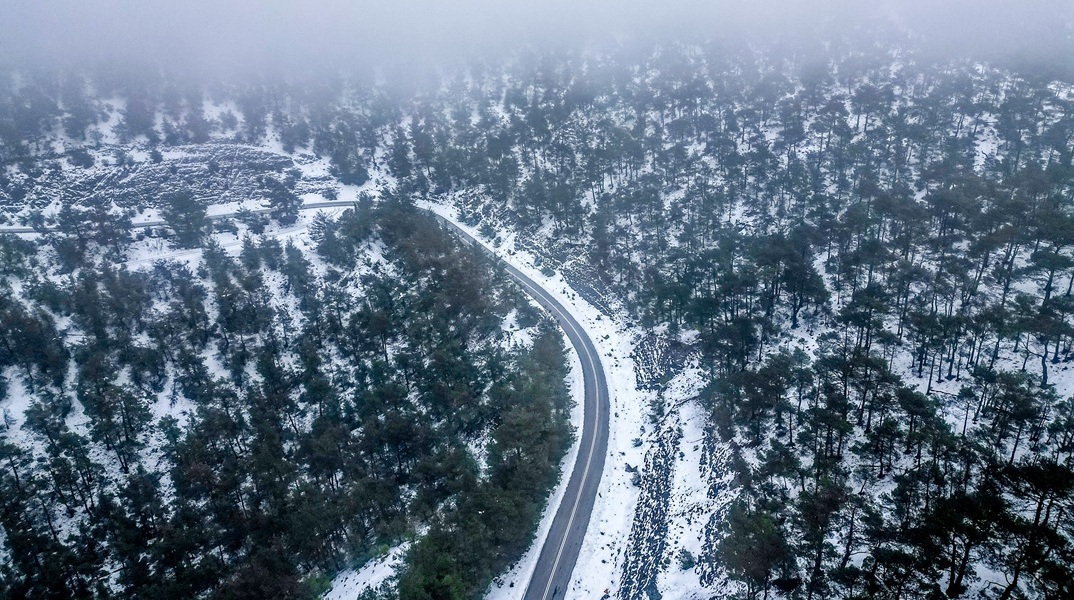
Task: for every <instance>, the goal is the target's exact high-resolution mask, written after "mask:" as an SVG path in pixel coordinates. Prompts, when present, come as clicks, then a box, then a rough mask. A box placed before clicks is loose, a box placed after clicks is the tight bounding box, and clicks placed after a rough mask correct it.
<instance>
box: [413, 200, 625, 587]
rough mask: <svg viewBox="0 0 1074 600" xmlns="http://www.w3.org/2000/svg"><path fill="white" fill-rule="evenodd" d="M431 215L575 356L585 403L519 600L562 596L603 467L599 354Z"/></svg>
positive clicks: (533, 286) (562, 316)
mask: <svg viewBox="0 0 1074 600" xmlns="http://www.w3.org/2000/svg"><path fill="white" fill-rule="evenodd" d="M434 214H435V213H434ZM436 217H437V219H438V220H439V221H440V222H441V223H443V224H445V225H447V227H448V229H450V230H452V231H454V232H455V233H456V234H458V235H459V236H460V237H461V238H462V239H463V240H464V241H466V242H468V243H470V244H472V245H474V246H477V247H479V248H481V249H482V250H484V251H485V252H486V254H488V255H489V256H490V257H492V259H493V260H494V261H495V262H496V263H497V264H499V265H500V266H502V267H503V269H504V271H506V273H507V275H508V276H509V277H511V279H513V280H515V281H516V282H517V283H518V284H519V285H521V286H522V288H523V289H524V290H525V291H526V293H528V294H529V295H530V296H531V297H532V298H533V299H534V300H536V301H537V303H538V304H540V305H541V306H543V307H544V308H545V309H546V310H548V312H550V313H552V316H554V317H555V318H556V320H557V321H559V324H560V326H561V327H562V328H563V331H564V332H565V333H566V334H567V338H568V339H570V341H571V344H572V345H573V346H574V349H575V351H576V352H577V353H578V358H579V359H580V360H581V363H582V378H583V380H584V381H585V403H584V412H583V419H582V436H581V441H580V442H579V445H578V458H577V459H576V460H575V463H574V470H573V471H572V472H571V476H570V480H569V481H568V483H567V490H566V492H565V493H564V494H563V500H562V501H561V502H560V505H559V508H558V509H557V511H556V516H555V517H554V519H553V520H552V526H551V528H550V529H549V530H548V537H546V538H545V541H544V546H543V547H542V548H541V554H540V556H539V557H538V559H537V564H536V566H535V567H534V569H533V575H532V577H531V578H530V582H529V585H528V586H527V588H526V595H525V596H524V599H525V600H553V599H560V598H564V597H565V596H566V593H567V586H568V585H570V582H571V573H572V572H573V571H574V564H575V563H576V562H577V561H578V553H579V551H580V550H581V549H582V539H583V538H584V537H585V532H586V529H587V528H588V526H589V517H590V515H591V514H592V513H593V504H594V502H595V501H596V498H597V487H598V486H599V485H600V477H601V474H602V473H603V472H604V458H605V455H606V454H607V450H608V410H609V405H608V383H607V381H606V380H605V378H604V367H603V365H602V364H601V362H600V355H599V354H598V353H597V349H596V347H595V346H594V345H593V341H592V340H590V339H589V336H588V335H586V332H585V330H584V329H582V326H581V325H579V324H578V321H576V320H575V319H574V317H573V316H571V314H570V313H569V312H567V310H566V309H564V308H563V305H562V304H560V303H559V302H558V301H557V300H556V299H555V298H553V297H552V295H551V294H549V293H548V292H547V291H545V289H544V288H542V287H541V286H540V285H538V284H537V283H536V282H534V281H533V280H532V279H530V278H529V277H527V276H526V275H524V274H523V273H522V272H521V271H519V270H518V269H516V268H515V267H513V266H511V265H510V264H508V263H507V262H505V261H503V260H502V259H500V258H499V257H497V256H495V255H494V254H492V252H490V251H488V249H487V248H485V246H483V245H481V244H480V243H478V242H477V240H475V239H474V238H473V237H472V236H471V235H470V234H468V233H466V232H465V231H463V230H462V229H460V228H459V227H458V226H457V225H455V224H454V223H452V222H451V221H448V220H447V219H444V218H443V217H441V216H440V215H436Z"/></svg>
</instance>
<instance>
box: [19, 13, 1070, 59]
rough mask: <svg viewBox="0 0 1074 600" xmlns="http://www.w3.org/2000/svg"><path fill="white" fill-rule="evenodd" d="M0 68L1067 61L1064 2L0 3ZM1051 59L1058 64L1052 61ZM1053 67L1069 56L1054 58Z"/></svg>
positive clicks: (1068, 27)
mask: <svg viewBox="0 0 1074 600" xmlns="http://www.w3.org/2000/svg"><path fill="white" fill-rule="evenodd" d="M0 6H2V9H0V12H2V13H3V14H6V15H7V18H5V19H3V20H2V24H0V61H4V62H8V63H11V64H14V65H16V66H26V65H44V66H53V67H67V66H75V65H85V64H94V63H97V64H99V63H106V64H111V65H117V66H124V65H128V64H135V63H144V62H146V61H149V62H155V63H160V64H163V65H166V66H171V67H181V68H186V69H191V70H194V71H204V70H223V71H225V72H230V71H233V70H235V69H238V70H240V71H241V70H244V69H251V68H262V67H273V68H283V69H298V70H304V69H306V68H316V67H323V66H327V67H329V68H335V67H339V66H345V65H348V64H361V65H374V66H375V65H379V64H385V63H391V62H395V61H397V60H400V59H402V60H419V61H429V62H436V61H443V60H445V59H447V60H451V59H459V58H468V57H472V56H479V57H480V56H485V55H491V56H495V55H496V54H498V53H502V52H504V51H510V50H512V49H515V48H518V47H521V46H534V47H538V48H544V47H561V46H563V45H567V46H576V45H584V44H592V43H603V44H607V43H609V42H610V43H612V44H623V43H630V41H631V40H645V41H662V42H674V41H696V40H699V39H703V38H706V37H712V36H721V35H734V36H737V38H738V39H740V40H747V41H757V42H760V43H765V42H771V41H775V40H783V39H797V38H806V39H812V40H814V41H823V40H824V39H827V38H828V37H829V36H834V35H841V34H842V33H844V32H849V31H852V30H854V29H855V28H861V27H876V26H877V25H878V24H883V25H884V26H885V27H888V28H890V30H891V31H892V32H896V33H899V34H912V35H913V36H914V39H916V40H917V41H918V43H921V44H924V45H927V46H928V47H930V48H933V49H936V50H938V51H940V52H946V53H951V54H952V55H956V56H963V55H968V56H981V57H984V58H995V57H997V56H1003V55H1008V54H1009V55H1015V54H1017V55H1029V56H1044V57H1047V56H1049V55H1054V54H1055V53H1064V54H1065V55H1069V53H1070V48H1071V40H1072V38H1074V33H1072V32H1074V4H1072V3H1069V2H1063V1H1061V0H1035V1H1031V2H1019V3H1009V2H1001V1H998V0H988V1H986V2H969V1H967V0H958V1H956V2H948V3H944V4H943V5H941V6H937V5H935V4H933V3H929V2H925V1H923V0H885V1H883V2H879V3H870V4H864V3H860V2H853V1H850V0H812V1H807V2H793V1H789V0H778V1H769V2H764V3H762V4H760V5H758V6H749V7H747V6H744V5H743V3H737V2H692V1H689V0H672V1H670V2H664V3H659V4H657V5H653V4H652V3H649V2H641V1H637V0H628V1H623V2H613V1H610V0H596V1H593V2H587V3H584V4H577V3H572V2H569V1H566V0H553V1H552V2H544V3H540V4H537V3H521V2H496V1H492V0H466V1H465V2H461V3H451V4H446V3H438V2H431V1H410V2H399V3H394V4H390V5H389V4H386V3H371V2H359V3H348V2H342V1H336V0H316V1H315V2H310V3H303V4H302V5H297V6H296V5H292V4H285V3H282V2H269V3H259V2H253V1H251V0H241V1H237V2H231V3H228V4H227V5H224V6H220V5H217V4H214V3H211V2H207V1H204V0H194V1H192V2H184V3H158V2H150V3H138V2H132V1H128V0H108V1H104V2H95V3H80V2H74V1H70V0H62V1H51V2H50V1H45V2H38V3H32V4H31V3H16V2H13V1H7V0H5V1H4V2H0ZM1053 58H1054V57H1053ZM1058 60H1059V62H1062V61H1064V60H1065V59H1064V58H1062V57H1060V58H1059V59H1058Z"/></svg>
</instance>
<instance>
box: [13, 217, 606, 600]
mask: <svg viewBox="0 0 1074 600" xmlns="http://www.w3.org/2000/svg"><path fill="white" fill-rule="evenodd" d="M351 206H354V203H353V202H349V201H344V200H337V201H325V202H309V203H307V204H304V205H303V206H302V207H301V208H300V209H299V210H313V209H318V208H346V207H351ZM251 212H254V213H267V212H269V209H263V210H254V211H251ZM430 212H432V211H430ZM432 214H433V215H434V216H435V217H436V218H437V220H439V221H440V222H441V223H443V224H444V225H446V226H447V228H448V229H449V230H451V231H453V232H454V233H455V234H456V235H458V236H459V237H460V238H461V239H462V240H463V241H465V242H466V243H468V244H470V245H472V246H475V247H477V248H480V249H482V250H483V251H484V252H485V253H486V254H487V255H488V256H489V257H491V258H492V260H493V261H494V262H495V263H496V264H497V265H499V266H501V267H502V268H503V269H504V271H505V272H506V273H507V275H508V276H509V277H510V278H511V279H513V280H514V281H515V282H517V283H518V284H519V285H521V286H522V289H524V290H525V291H526V293H527V294H529V295H530V296H531V297H532V298H533V299H534V300H535V301H537V303H538V304H540V305H541V306H543V307H544V308H545V309H546V310H547V311H548V312H550V313H552V316H553V317H555V319H556V321H558V322H559V325H560V327H562V328H563V331H564V332H565V333H566V334H567V338H568V339H569V340H570V342H571V345H573V346H574V349H575V351H576V352H577V353H578V358H579V360H580V361H581V363H582V378H583V380H584V383H585V400H584V404H583V418H582V435H581V440H580V442H579V445H578V458H577V459H576V460H575V462H574V470H573V471H571V475H570V479H569V480H568V482H567V490H566V492H564V494H563V499H562V500H561V501H560V505H559V508H558V509H557V510H556V516H555V517H554V518H553V520H552V526H551V527H550V528H549V530H548V536H547V537H546V538H545V540H544V546H543V547H542V548H541V554H540V556H539V557H538V559H537V564H536V565H535V566H534V569H533V575H532V576H531V577H530V581H529V585H528V586H527V588H526V594H525V596H524V600H555V599H562V598H564V597H565V596H566V592H567V586H568V585H570V582H571V574H572V573H573V571H574V565H575V563H576V562H577V561H578V553H579V551H581V549H582V539H583V538H584V537H585V532H586V529H587V528H588V527H589V518H590V515H591V514H592V513H593V504H594V503H595V502H596V498H597V488H598V486H599V485H600V477H601V474H602V473H603V472H604V459H605V455H606V454H607V450H608V411H609V403H608V383H607V381H606V380H605V377H604V366H603V365H602V364H601V362H600V355H599V354H598V353H597V349H596V346H594V345H593V341H592V340H591V339H589V336H588V335H586V332H585V330H584V329H582V326H581V325H579V324H578V321H576V320H575V319H574V317H573V316H571V314H570V313H569V312H567V310H566V309H565V308H563V305H562V304H560V303H559V301H557V300H556V299H555V298H554V297H552V295H551V294H549V293H548V292H547V291H546V290H545V289H544V288H542V287H541V286H540V285H538V284H537V283H536V282H534V281H533V280H532V279H530V278H529V277H527V276H526V275H524V274H523V273H522V272H521V271H519V270H518V269H516V268H515V267H513V266H511V265H510V264H508V263H507V262H505V261H504V260H503V259H501V258H499V257H498V256H496V255H495V254H493V253H492V252H491V251H489V250H488V249H487V248H486V247H485V246H484V245H482V244H480V243H479V242H478V241H477V240H476V239H475V238H474V237H473V236H471V235H470V234H468V233H467V232H466V231H464V230H462V229H461V228H459V227H458V226H457V225H455V223H453V222H451V221H449V220H447V219H445V218H443V217H442V216H440V215H437V214H436V213H432ZM234 216H235V213H228V214H221V215H213V216H211V217H210V219H213V220H217V219H226V218H231V217H234ZM165 224H166V223H164V222H163V221H145V222H140V223H132V224H131V228H132V229H135V228H139V227H160V226H163V225H165ZM51 229H53V227H46V228H45V230H46V231H47V230H51ZM0 233H14V234H32V233H38V231H37V230H35V229H33V228H32V227H0Z"/></svg>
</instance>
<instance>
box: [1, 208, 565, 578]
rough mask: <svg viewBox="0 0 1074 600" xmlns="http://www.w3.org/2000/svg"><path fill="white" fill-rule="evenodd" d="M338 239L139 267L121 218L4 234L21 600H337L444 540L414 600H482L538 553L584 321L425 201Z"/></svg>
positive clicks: (13, 521) (264, 241) (364, 217)
mask: <svg viewBox="0 0 1074 600" xmlns="http://www.w3.org/2000/svg"><path fill="white" fill-rule="evenodd" d="M315 225H316V227H315V230H316V233H315V234H312V235H311V237H312V239H313V240H314V241H315V243H316V244H315V247H314V248H313V250H312V252H309V251H303V250H301V249H299V248H298V247H297V246H295V245H293V244H291V243H287V244H285V245H281V243H280V242H279V241H278V240H276V239H274V238H272V237H261V238H254V237H247V238H245V239H244V242H243V244H242V247H241V250H240V251H239V252H238V256H237V257H234V256H232V255H231V254H230V253H229V252H227V251H226V250H225V249H224V248H221V247H220V246H219V245H217V244H215V242H213V241H212V239H211V238H209V239H207V240H206V241H204V242H203V244H204V245H203V251H202V253H201V259H200V260H199V261H196V262H194V263H183V262H168V261H164V260H160V261H156V262H155V263H153V264H152V265H151V266H150V268H147V269H139V270H130V269H128V268H127V267H126V266H125V265H124V264H123V263H122V261H119V262H116V261H115V257H122V256H124V253H125V251H126V246H128V245H129V243H130V240H129V237H130V236H129V234H127V232H126V231H123V230H120V231H116V230H114V229H111V228H109V227H106V226H104V225H103V222H102V223H97V224H94V223H93V222H83V227H81V228H80V230H79V231H78V232H68V231H65V230H62V229H61V230H58V231H56V232H54V233H52V234H49V236H47V238H46V239H43V240H42V242H41V244H40V245H38V244H34V243H29V242H25V241H22V240H20V239H18V238H15V237H13V236H10V237H4V238H3V246H2V254H3V273H4V284H3V286H4V288H3V289H4V294H3V295H2V302H3V305H2V309H0V319H2V321H0V339H2V341H3V343H2V344H0V347H2V351H0V360H2V363H0V364H2V365H3V366H4V374H5V381H4V388H3V394H4V397H5V398H15V399H16V401H17V402H22V403H25V410H24V413H23V414H22V415H16V414H12V412H11V411H5V415H6V417H7V421H8V422H7V423H6V427H14V426H16V425H18V426H21V427H16V428H15V429H14V430H13V432H11V433H8V434H5V435H4V439H3V441H2V443H0V459H2V460H3V465H4V469H3V472H2V475H0V527H2V530H0V531H2V532H3V533H2V537H0V541H2V542H3V544H4V552H3V554H0V557H2V558H3V563H2V564H0V594H2V596H3V597H4V598H23V597H37V598H45V597H48V598H75V597H78V598H89V597H101V598H104V597H122V598H193V597H200V596H205V595H207V594H208V595H210V596H211V597H214V598H269V597H273V598H309V597H315V596H316V595H317V594H319V593H320V592H323V591H324V588H325V586H326V584H327V579H326V578H325V576H326V575H328V574H331V573H334V572H335V571H336V570H338V569H339V568H340V567H341V566H343V565H345V564H348V563H349V562H350V561H358V562H359V564H360V563H361V562H362V561H363V560H364V559H365V558H367V557H370V556H374V555H376V554H377V553H379V552H383V551H384V550H383V549H384V548H386V547H387V545H389V544H395V543H398V542H399V541H401V540H404V539H410V538H412V537H414V536H415V534H416V532H417V531H418V530H419V528H420V529H423V530H425V531H426V532H425V534H424V535H423V536H421V537H420V539H419V540H418V541H416V542H415V543H414V544H413V547H412V549H411V552H412V556H413V558H412V559H411V560H410V561H409V565H410V566H409V568H407V570H406V571H405V573H404V575H403V577H402V579H401V581H400V583H399V586H400V589H401V590H402V593H403V595H404V597H408V598H447V597H456V598H462V597H472V596H474V595H475V594H478V593H480V592H481V591H482V590H483V589H484V588H485V587H486V586H487V585H488V582H489V580H490V579H491V577H492V575H493V574H495V573H498V572H499V571H501V570H502V569H503V568H505V567H506V565H507V563H508V561H510V560H512V557H517V556H519V555H521V553H522V552H523V551H524V550H525V549H526V548H527V547H528V544H529V542H530V538H531V536H532V535H533V527H534V526H535V524H536V517H537V514H538V513H539V512H540V508H541V506H542V501H543V498H544V495H545V494H546V493H547V491H548V489H549V488H550V487H551V484H552V483H553V482H554V480H555V478H556V477H557V474H556V471H555V465H556V464H557V463H558V459H559V457H560V456H561V455H562V453H563V452H564V450H565V448H566V445H567V443H568V442H569V439H570V436H571V432H570V429H569V425H568V422H567V411H568V403H569V398H568V396H567V392H566V389H565V387H564V377H565V374H566V373H565V368H566V367H565V363H564V348H563V341H562V337H561V335H560V334H559V333H558V330H556V329H554V328H553V326H551V324H550V321H547V320H546V318H545V317H542V316H541V315H540V313H538V312H537V311H536V310H535V309H533V308H532V307H530V306H529V305H528V304H527V302H526V301H525V300H524V299H523V297H522V296H521V294H520V292H518V291H516V290H514V289H512V288H509V287H506V286H505V284H503V283H500V279H499V278H498V277H497V276H494V275H493V274H492V273H491V272H490V271H489V266H488V265H487V264H486V263H485V262H484V259H482V258H480V257H478V256H475V255H474V254H473V253H472V251H470V250H468V249H467V250H463V249H461V248H460V247H459V246H457V244H456V243H455V242H453V241H452V240H451V238H450V237H448V235H447V234H446V233H444V232H442V231H440V229H439V227H438V226H437V225H436V223H435V222H434V221H433V220H432V219H431V218H430V217H428V216H424V215H422V214H419V213H418V212H417V211H416V210H415V209H413V208H412V207H410V205H409V204H408V203H407V201H406V200H404V199H401V198H400V199H397V200H392V201H390V202H385V203H382V204H380V205H378V206H377V207H372V206H370V205H368V204H363V205H362V206H360V207H358V208H356V209H354V210H349V211H347V212H346V213H345V214H344V215H343V216H342V217H340V218H339V219H337V220H331V219H327V218H320V219H319V220H318V221H317V223H316V224H315ZM179 241H180V240H176V243H179ZM71 247H76V248H77V249H79V250H80V252H75V251H74V250H70V248H71ZM374 249H375V250H376V251H375V252H373V250H374ZM64 252H72V253H75V254H77V255H78V260H77V261H75V262H71V261H58V260H56V257H57V256H59V255H61V253H64ZM371 252H373V253H372V254H371ZM378 252H379V253H381V254H379V255H378V254H377V253H378ZM102 257H106V258H102ZM371 257H372V258H371ZM509 313H510V314H512V315H517V319H519V320H521V321H524V322H526V325H527V326H528V327H530V328H532V330H533V332H534V339H533V342H532V344H531V345H528V346H525V347H522V346H519V347H510V346H505V345H504V344H502V343H499V342H498V340H501V338H502V337H503V330H502V329H501V323H502V321H503V320H504V318H505V317H506V316H507V315H508V314H509ZM512 318H515V317H512ZM5 431H6V430H3V429H0V432H5ZM460 547H465V548H466V549H467V552H465V553H463V552H461V551H460V550H459V549H460ZM444 556H448V557H453V560H452V561H451V562H445V561H444V560H443V559H442V557H444Z"/></svg>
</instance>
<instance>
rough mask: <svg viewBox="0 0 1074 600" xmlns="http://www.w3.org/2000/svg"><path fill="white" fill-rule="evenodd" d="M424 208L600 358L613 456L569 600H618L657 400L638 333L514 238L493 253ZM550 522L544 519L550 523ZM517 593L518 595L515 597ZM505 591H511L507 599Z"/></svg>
mask: <svg viewBox="0 0 1074 600" xmlns="http://www.w3.org/2000/svg"><path fill="white" fill-rule="evenodd" d="M419 205H420V206H422V207H424V208H427V209H429V210H431V211H433V212H435V213H437V214H439V215H441V216H443V217H445V218H447V219H449V220H451V221H452V222H454V223H455V224H456V225H458V226H459V227H460V228H461V229H463V230H464V231H467V232H468V233H470V234H471V235H473V236H474V237H475V238H477V239H478V240H479V241H481V243H482V244H484V245H485V247H487V248H489V249H490V250H491V251H492V252H494V253H495V254H496V255H497V256H499V257H501V258H502V259H504V260H505V261H507V262H509V263H510V264H511V265H512V266H514V267H516V268H517V269H519V270H520V271H522V272H523V273H524V274H526V275H527V276H528V277H530V278H532V279H533V280H534V281H535V282H537V283H538V284H540V285H541V286H542V287H543V288H544V289H545V290H547V291H548V292H549V293H550V294H552V295H553V296H554V297H555V298H556V300H558V301H559V302H560V303H561V304H562V305H563V306H564V308H566V309H567V310H569V311H570V312H571V314H572V315H573V316H574V318H575V319H576V320H577V321H578V322H579V324H581V325H582V327H583V328H584V329H585V330H586V333H587V334H588V335H589V337H590V339H592V340H593V343H594V345H595V346H596V347H597V351H598V352H600V355H601V362H602V363H603V366H604V371H605V377H606V379H607V382H608V391H609V394H610V401H611V415H610V417H609V426H608V456H607V460H606V462H605V466H604V475H603V476H602V478H601V481H600V487H599V490H598V494H597V501H596V504H595V505H594V507H593V513H592V516H591V518H590V521H589V528H588V530H587V531H586V535H585V539H584V540H583V542H582V550H581V552H580V553H579V557H578V562H577V563H576V564H575V568H574V575H573V578H572V581H571V584H570V588H569V590H568V591H567V593H566V595H567V597H572V598H584V597H600V596H602V595H604V594H605V593H611V594H614V593H615V590H616V589H617V587H618V585H619V583H620V580H619V577H620V567H621V561H622V557H623V552H624V549H625V547H626V542H627V537H628V536H629V534H630V527H631V523H632V522H633V518H634V509H635V505H636V504H637V501H638V495H639V490H638V488H637V487H635V486H634V484H633V483H632V481H631V479H632V473H631V472H629V471H628V470H627V465H638V464H641V462H642V461H643V460H644V453H645V450H646V448H645V446H644V445H643V446H635V445H634V444H633V442H632V441H633V440H634V439H635V438H638V437H640V436H642V434H643V431H644V427H645V423H646V420H647V413H648V407H649V405H650V402H651V400H652V392H643V391H639V390H638V387H637V381H636V375H635V372H636V371H635V365H634V360H633V359H632V358H631V354H632V352H633V350H634V346H635V345H636V343H637V340H638V338H639V337H640V332H639V331H637V330H636V329H634V328H632V327H630V326H628V325H626V324H624V323H621V322H618V321H617V320H613V319H612V318H609V317H608V316H606V315H604V314H602V313H601V312H600V311H599V310H597V309H596V308H595V307H594V306H592V305H591V304H590V303H588V302H586V301H585V300H584V299H582V298H581V297H580V296H579V295H578V294H577V293H576V292H575V291H574V290H572V289H571V287H570V286H569V285H568V284H567V282H566V281H565V280H564V278H563V277H562V276H561V275H560V274H558V273H555V274H553V275H551V276H549V275H546V274H545V273H544V272H542V271H541V269H539V268H537V267H536V266H534V265H535V262H536V261H535V260H534V257H533V256H532V255H531V254H530V253H528V252H525V251H522V250H519V249H517V248H516V246H515V234H514V233H512V232H507V231H500V232H497V235H496V237H497V238H498V239H499V240H500V243H499V245H496V246H494V245H493V244H492V243H491V242H489V241H487V240H486V238H485V237H484V236H482V235H481V234H480V233H479V232H478V231H477V230H476V229H474V228H473V227H470V226H468V225H466V224H464V223H462V222H461V221H460V220H459V219H458V215H457V212H456V210H455V209H454V208H453V207H448V206H444V205H439V204H431V203H422V204H419ZM572 464H573V461H572ZM568 468H569V466H568ZM565 472H569V470H567V471H565ZM557 504H558V503H557ZM551 506H552V504H551V503H550V507H551ZM548 518H549V514H548V513H547V511H546V515H545V520H548ZM546 527H547V525H544V524H543V525H542V532H541V535H539V536H538V538H537V541H538V543H537V544H535V545H534V546H535V548H531V549H530V551H529V553H528V554H527V557H528V558H531V559H532V560H531V562H530V563H529V567H528V568H529V569H532V562H535V561H536V552H538V551H539V547H540V542H541V541H542V540H543V535H544V531H546ZM531 555H532V556H531ZM526 561H527V559H523V561H522V562H521V563H520V567H521V566H524V565H525V564H526ZM518 570H519V567H516V569H514V570H512V573H516V571H518ZM511 576H512V575H511V574H510V573H509V574H508V575H507V576H505V577H504V578H503V581H504V582H508V581H509V580H508V577H511ZM516 576H517V577H518V579H515V580H514V581H523V578H525V580H528V577H529V574H528V573H518V574H517V575H516ZM520 587H521V589H518V590H517V592H516V591H515V589H516V588H520ZM505 590H510V591H509V592H506V593H505ZM523 591H524V586H518V585H516V586H515V588H511V587H510V584H509V583H505V585H503V586H494V587H493V590H492V592H491V594H490V598H495V599H496V600H500V599H502V598H516V597H517V598H520V597H522V593H523ZM500 594H504V595H500Z"/></svg>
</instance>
